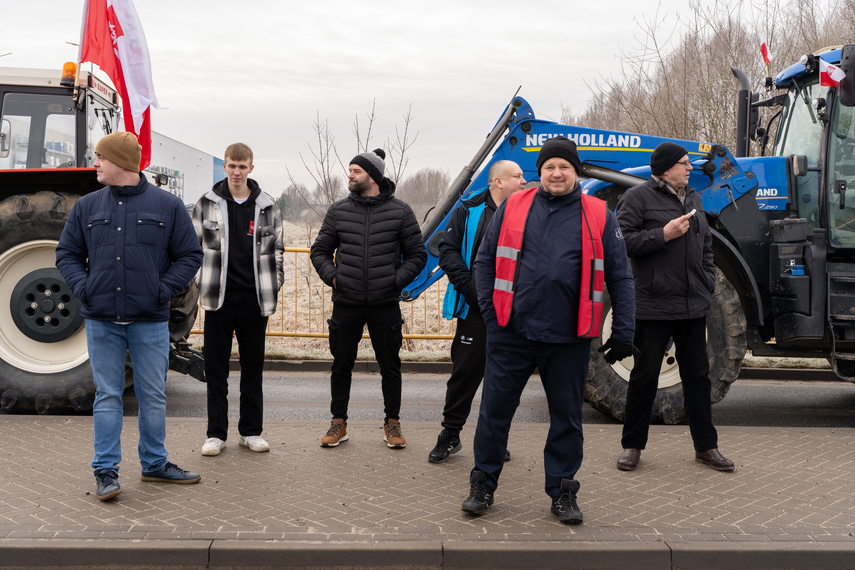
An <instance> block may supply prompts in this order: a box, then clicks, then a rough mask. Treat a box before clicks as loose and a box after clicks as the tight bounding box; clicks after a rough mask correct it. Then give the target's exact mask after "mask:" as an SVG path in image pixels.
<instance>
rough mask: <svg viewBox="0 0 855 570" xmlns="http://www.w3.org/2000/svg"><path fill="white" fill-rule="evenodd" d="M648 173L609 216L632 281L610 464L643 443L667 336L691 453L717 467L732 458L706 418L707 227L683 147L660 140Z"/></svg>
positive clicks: (634, 453)
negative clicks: (625, 373) (618, 428)
mask: <svg viewBox="0 0 855 570" xmlns="http://www.w3.org/2000/svg"><path fill="white" fill-rule="evenodd" d="M650 171H651V173H652V176H651V177H650V179H649V180H648V181H647V182H645V183H644V184H639V185H638V186H635V187H633V188H630V189H629V190H627V192H626V194H624V196H623V198H621V200H620V202H618V206H617V218H618V221H619V222H620V227H621V230H622V231H623V235H624V240H625V241H626V249H627V253H628V254H629V257H630V261H631V262H632V270H633V277H634V281H635V300H636V310H635V346H636V347H637V348H638V349H640V350H641V355H640V356H639V357H637V358H636V360H635V363H634V366H633V368H632V373H631V374H630V377H629V388H628V390H627V397H626V419H625V421H624V425H623V437H622V439H621V444H622V446H623V448H624V449H623V453H621V455H620V457H619V458H618V461H617V468H618V469H620V470H622V471H633V470H634V469H635V468H636V467H637V466H638V460H639V457H640V456H641V450H642V449H644V448H645V446H646V445H647V435H648V431H649V429H648V428H649V426H650V416H651V414H652V411H653V402H654V400H655V398H656V390H657V389H658V384H659V371H660V368H661V366H662V358H663V356H664V355H665V350H666V349H667V347H668V342H669V341H670V339H671V338H673V339H674V346H675V354H676V355H677V364H678V365H679V367H680V380H681V381H682V383H683V400H684V402H685V406H686V416H687V418H688V420H689V430H690V432H691V435H692V441H693V442H694V447H695V460H696V461H698V462H700V463H703V464H705V465H708V466H710V467H712V468H713V469H716V470H718V471H733V469H734V465H733V462H732V461H730V460H729V459H727V458H725V457H723V456H722V455H721V453H719V451H718V434H717V433H716V429H715V427H714V426H713V424H712V410H711V404H710V379H709V360H708V359H707V350H706V328H707V327H706V315H707V313H708V312H709V310H710V306H711V297H712V293H713V291H715V283H716V276H715V273H716V270H715V264H714V263H713V253H712V234H711V232H710V228H709V225H707V219H706V216H705V215H704V211H703V204H702V203H701V197H700V196H699V195H698V193H697V192H695V190H694V189H693V188H692V187H691V186H689V173H690V172H691V171H692V163H691V162H690V161H689V153H688V151H687V150H686V149H685V148H683V147H682V146H680V145H677V144H674V143H671V142H665V143H662V144H660V145H659V146H657V147H656V149H655V150H654V151H653V154H652V155H650Z"/></svg>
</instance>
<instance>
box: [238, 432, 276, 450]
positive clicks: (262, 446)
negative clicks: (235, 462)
mask: <svg viewBox="0 0 855 570" xmlns="http://www.w3.org/2000/svg"><path fill="white" fill-rule="evenodd" d="M238 444H240V445H241V446H243V447H248V448H249V449H250V451H255V452H257V453H261V452H262V451H270V446H269V445H267V442H266V441H264V439H263V438H262V437H261V436H259V435H250V436H246V437H245V436H240V439H238Z"/></svg>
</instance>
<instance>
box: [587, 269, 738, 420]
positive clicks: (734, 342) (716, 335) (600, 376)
mask: <svg viewBox="0 0 855 570" xmlns="http://www.w3.org/2000/svg"><path fill="white" fill-rule="evenodd" d="M605 302H606V306H605V310H604V314H605V318H604V319H603V330H602V333H601V336H600V338H599V339H595V340H594V342H593V343H592V345H591V363H590V367H589V370H588V380H587V384H586V385H585V399H586V400H588V402H590V404H591V406H593V407H594V409H596V410H598V411H600V412H602V413H604V414H609V415H611V416H613V417H614V418H616V419H618V420H620V421H623V420H624V419H625V416H626V391H627V386H628V385H629V373H630V371H631V370H632V365H633V359H632V357H630V358H625V359H623V360H620V361H618V362H615V363H614V364H609V363H607V362H606V361H605V360H603V355H602V353H599V352H597V349H598V348H599V347H600V346H601V345H602V343H603V342H605V340H607V339H608V338H609V336H610V335H611V322H612V311H611V300H610V299H609V297H608V295H606V301H605ZM745 330H746V320H745V313H744V312H743V310H742V304H741V303H740V302H739V297H738V295H737V293H736V290H735V289H734V288H733V285H731V284H730V282H729V281H728V280H727V278H725V276H724V274H722V272H721V271H719V270H718V269H716V287H715V293H714V294H713V299H712V308H711V309H710V313H709V315H708V316H707V356H708V358H709V361H710V381H711V383H712V391H711V392H712V393H711V398H710V399H711V401H712V402H713V403H716V402H718V401H720V400H721V399H722V398H724V396H725V394H727V391H728V389H730V385H731V384H732V383H733V381H734V380H736V377H737V376H738V375H739V369H740V367H741V366H742V358H743V357H744V356H745V349H746V337H745ZM685 419H686V411H685V407H684V405H683V387H682V384H681V383H680V371H679V369H678V367H677V360H676V359H675V357H674V350H673V341H672V342H671V343H670V344H669V346H668V350H666V352H665V356H664V358H663V359H662V368H661V369H660V373H659V390H658V392H657V394H656V400H655V401H654V403H653V415H652V418H651V421H653V422H657V423H658V422H663V423H666V424H677V423H681V422H683V421H685Z"/></svg>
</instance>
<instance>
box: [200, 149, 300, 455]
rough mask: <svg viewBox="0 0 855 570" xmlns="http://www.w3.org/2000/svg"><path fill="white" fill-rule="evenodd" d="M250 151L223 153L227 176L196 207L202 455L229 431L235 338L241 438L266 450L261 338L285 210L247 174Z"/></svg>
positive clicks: (276, 276) (277, 283)
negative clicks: (204, 412) (203, 386)
mask: <svg viewBox="0 0 855 570" xmlns="http://www.w3.org/2000/svg"><path fill="white" fill-rule="evenodd" d="M252 158H253V157H252V150H251V149H250V148H249V147H248V146H247V145H245V144H242V143H236V144H233V145H231V146H229V147H228V148H227V149H226V152H225V160H224V163H223V168H224V169H225V171H226V178H225V180H221V181H220V182H218V183H216V184H215V185H214V187H213V189H212V190H211V191H210V192H208V193H207V194H205V195H204V196H202V197H201V198H200V199H199V201H198V202H197V203H196V206H195V207H194V208H193V225H194V226H195V228H196V235H197V236H198V238H199V241H200V242H201V243H202V251H203V253H204V257H203V260H202V267H201V269H200V270H199V273H198V274H197V275H196V283H197V284H198V285H199V295H200V298H201V301H202V308H203V309H204V310H205V325H204V329H205V336H204V347H203V349H202V353H203V355H204V357H205V377H206V379H207V385H208V433H207V436H208V439H207V440H205V443H204V445H202V455H209V456H210V455H219V453H220V451H221V450H222V449H223V448H224V447H225V445H226V439H227V437H228V427H229V422H228V391H229V386H228V378H229V358H230V356H231V350H232V336H233V335H234V336H236V337H237V341H238V347H239V351H240V369H241V374H240V418H239V420H238V432H239V435H240V437H239V439H238V443H239V444H240V445H241V446H243V447H247V448H249V449H250V450H252V451H256V452H262V451H269V450H270V446H269V445H268V444H267V442H266V441H265V440H264V439H263V438H262V437H261V432H262V430H263V426H262V421H263V394H262V388H261V380H262V369H263V367H264V340H265V332H266V330H267V318H268V317H269V316H270V315H271V314H273V312H274V311H275V310H276V298H277V295H278V293H279V289H280V288H281V287H282V281H283V275H284V274H283V270H282V255H283V250H284V237H283V233H282V216H281V213H280V212H279V207H278V206H277V205H276V202H275V201H274V200H273V198H272V197H271V196H270V195H269V194H267V193H265V192H262V190H261V188H260V187H259V186H258V183H256V182H255V180H253V179H251V178H249V174H250V172H252V170H253V168H254V166H253V164H252Z"/></svg>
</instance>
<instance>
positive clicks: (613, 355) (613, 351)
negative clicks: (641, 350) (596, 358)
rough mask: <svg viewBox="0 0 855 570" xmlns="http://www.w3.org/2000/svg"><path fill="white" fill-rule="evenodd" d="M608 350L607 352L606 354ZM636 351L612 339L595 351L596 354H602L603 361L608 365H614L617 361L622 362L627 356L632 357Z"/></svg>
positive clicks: (629, 345)
mask: <svg viewBox="0 0 855 570" xmlns="http://www.w3.org/2000/svg"><path fill="white" fill-rule="evenodd" d="M607 350H608V352H606V351H607ZM637 351H638V349H637V348H635V347H634V346H632V345H631V344H624V343H622V342H618V341H616V340H614V339H612V338H610V339H609V340H607V341H606V342H605V344H603V346H601V347H600V348H598V349H597V352H604V353H605V354H603V360H605V361H606V362H608V363H609V364H614V363H615V362H617V361H618V360H623V359H624V358H626V357H627V356H633V355H634V353H635V352H637Z"/></svg>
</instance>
